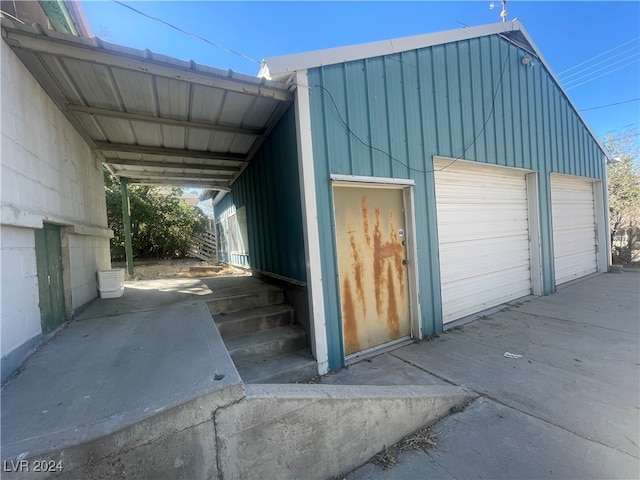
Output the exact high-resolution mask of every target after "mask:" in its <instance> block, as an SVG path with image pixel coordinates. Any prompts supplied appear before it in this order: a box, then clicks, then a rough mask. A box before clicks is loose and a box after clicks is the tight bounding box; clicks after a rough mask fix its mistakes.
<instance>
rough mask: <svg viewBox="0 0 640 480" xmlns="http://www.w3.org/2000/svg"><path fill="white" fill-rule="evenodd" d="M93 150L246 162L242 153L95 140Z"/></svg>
mask: <svg viewBox="0 0 640 480" xmlns="http://www.w3.org/2000/svg"><path fill="white" fill-rule="evenodd" d="M95 144H96V146H95V150H99V151H101V152H122V153H141V154H145V155H159V156H163V157H185V158H203V159H207V160H221V161H230V162H238V163H247V159H246V157H245V156H244V155H240V154H237V153H220V152H209V151H205V150H183V149H180V148H165V147H149V146H144V145H130V144H127V143H109V142H95Z"/></svg>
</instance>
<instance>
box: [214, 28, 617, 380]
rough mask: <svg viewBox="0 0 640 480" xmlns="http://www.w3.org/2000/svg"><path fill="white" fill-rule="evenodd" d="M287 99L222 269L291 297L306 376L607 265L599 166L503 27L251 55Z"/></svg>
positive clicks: (246, 189)
mask: <svg viewBox="0 0 640 480" xmlns="http://www.w3.org/2000/svg"><path fill="white" fill-rule="evenodd" d="M261 76H263V77H266V78H268V79H272V80H277V81H280V82H285V83H288V84H290V85H292V86H293V87H294V88H295V99H294V101H293V103H292V104H291V106H290V107H289V108H288V110H287V111H286V113H285V114H284V115H283V116H282V118H281V120H280V122H279V123H278V125H277V126H276V127H275V128H274V129H273V130H272V131H271V132H270V134H269V136H268V138H267V139H266V140H265V142H264V143H263V144H262V146H261V148H260V150H259V151H258V152H257V153H256V155H255V156H254V157H253V159H252V161H251V163H250V164H249V166H248V167H247V168H246V169H245V170H244V171H243V173H242V174H241V175H240V176H239V178H238V179H237V180H236V181H235V183H234V184H233V185H232V187H231V191H230V192H228V193H226V194H222V193H220V194H218V195H217V196H216V197H215V199H214V204H215V219H216V224H217V227H218V231H219V237H220V239H221V240H220V242H219V243H220V245H221V246H220V252H219V257H220V259H221V260H224V261H227V262H230V263H233V264H237V265H242V266H246V267H251V268H252V269H253V270H254V271H256V272H258V273H261V274H263V275H265V276H268V277H271V278H275V279H277V281H278V282H280V283H281V284H283V285H291V288H295V289H298V290H299V289H301V288H302V289H305V291H306V297H305V300H304V302H302V303H303V305H301V306H300V307H299V309H300V310H302V313H301V315H300V316H301V317H304V318H305V319H306V321H303V323H306V328H307V330H308V333H309V334H310V339H311V347H312V350H313V353H314V356H315V358H316V359H317V361H318V365H319V371H320V373H324V372H326V371H327V369H330V370H333V369H337V368H341V367H342V366H344V365H345V362H346V361H348V360H349V359H350V358H352V357H355V356H358V355H362V354H363V353H367V352H370V351H375V350H376V349H379V348H382V347H384V346H386V345H392V344H394V343H397V342H403V341H406V340H407V339H410V338H422V337H425V336H429V335H434V334H438V333H440V332H442V331H443V329H446V328H448V327H449V326H451V325H455V324H456V322H460V321H464V319H465V318H468V317H469V315H473V314H476V313H477V312H480V311H483V310H486V309H488V308H491V307H495V306H497V305H501V304H503V303H506V302H509V301H513V300H516V299H518V298H521V297H524V296H527V295H546V294H550V293H552V292H554V291H555V290H556V288H557V286H558V285H560V284H562V283H566V282H569V281H572V280H574V279H576V278H580V277H583V276H585V275H589V274H592V273H595V272H604V271H607V270H608V268H609V263H610V261H609V256H608V252H609V248H608V245H607V242H608V234H607V225H608V222H607V208H606V176H605V175H606V170H605V169H606V161H607V157H606V153H605V151H604V150H603V147H602V146H601V144H600V143H599V142H598V140H597V138H596V137H595V136H594V134H593V132H592V131H591V130H590V129H589V127H588V125H587V124H586V122H585V121H584V119H583V118H582V117H581V115H580V113H579V112H578V110H577V109H576V108H575V106H574V105H573V104H572V102H571V100H570V98H569V97H568V95H567V94H566V92H565V91H564V90H563V88H562V87H561V85H560V84H559V82H558V80H557V79H556V77H555V76H554V74H553V73H552V72H551V70H550V69H549V67H548V65H547V63H546V62H545V60H544V58H543V57H542V55H541V54H540V52H539V51H538V49H537V48H536V46H535V44H534V43H533V41H532V40H531V38H530V37H529V35H528V34H527V33H526V31H525V30H524V29H523V27H522V26H521V24H520V23H519V22H518V21H514V22H507V23H499V24H493V25H486V26H479V27H470V28H464V29H460V30H454V31H448V32H442V33H435V34H427V35H421V36H417V37H410V38H403V39H397V40H390V41H384V42H376V43H372V44H366V45H357V46H349V47H343V48H336V49H331V50H325V51H318V52H311V53H303V54H295V55H290V56H284V57H278V58H271V59H267V60H265V62H264V63H263V67H262V70H261Z"/></svg>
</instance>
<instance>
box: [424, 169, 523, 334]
mask: <svg viewBox="0 0 640 480" xmlns="http://www.w3.org/2000/svg"><path fill="white" fill-rule="evenodd" d="M447 163H448V162H446V161H445V162H443V164H442V165H440V164H439V163H436V169H437V168H439V167H440V166H444V165H446V164H447ZM449 163H450V162H449ZM435 178H436V201H437V212H438V241H439V249H440V250H439V253H440V271H441V284H442V304H443V307H442V309H443V321H444V322H445V323H447V322H449V321H453V320H455V319H457V318H461V317H463V316H466V315H470V314H472V313H475V312H478V311H480V310H484V309H486V308H490V307H492V306H495V305H499V304H501V303H504V302H506V301H509V300H513V299H514V298H518V297H522V296H525V295H528V294H529V293H530V292H531V272H530V253H529V232H528V226H529V224H528V222H529V221H528V211H527V207H528V202H527V189H526V179H525V173H524V172H522V171H518V170H513V169H507V168H492V167H489V166H486V165H477V164H472V163H469V162H457V163H456V164H455V165H452V166H450V167H448V168H447V169H446V170H444V171H440V172H438V171H436V174H435Z"/></svg>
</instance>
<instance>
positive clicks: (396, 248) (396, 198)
mask: <svg viewBox="0 0 640 480" xmlns="http://www.w3.org/2000/svg"><path fill="white" fill-rule="evenodd" d="M333 195H334V204H335V221H336V241H337V242H336V243H337V249H338V272H339V281H340V297H341V307H342V331H343V335H344V347H345V354H346V355H350V354H352V353H356V352H360V351H362V350H366V349H367V348H371V347H375V346H377V345H382V344H384V343H387V342H390V341H392V340H395V339H398V338H402V337H406V336H409V335H410V334H411V317H410V312H409V292H408V275H407V267H406V265H405V264H406V258H407V257H406V245H405V240H406V234H405V215H404V201H403V190H402V189H401V188H386V187H381V186H375V187H374V186H372V187H368V186H345V185H334V187H333Z"/></svg>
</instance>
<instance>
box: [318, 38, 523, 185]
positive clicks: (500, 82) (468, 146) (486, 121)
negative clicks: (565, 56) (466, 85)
mask: <svg viewBox="0 0 640 480" xmlns="http://www.w3.org/2000/svg"><path fill="white" fill-rule="evenodd" d="M510 55H511V49H510V48H507V56H506V58H505V60H504V63H503V64H502V69H501V71H500V78H499V79H498V83H497V85H496V88H495V90H494V92H493V96H492V98H491V109H490V110H489V113H488V114H487V117H486V118H485V120H484V123H483V124H482V127H481V128H480V130H479V131H478V133H477V134H476V135H475V136H474V137H473V139H472V140H471V141H470V142H469V143H468V144H467V145H466V146H465V147H464V148H463V149H462V153H461V154H460V155H459V156H458V157H456V158H455V159H453V160H452V161H451V162H450V163H449V164H447V165H445V166H444V167H442V168H437V169H434V170H421V169H418V168H413V167H411V166H409V165H407V164H406V163H404V162H403V161H402V160H399V159H397V158H395V157H394V156H393V155H391V154H390V153H389V152H386V151H384V150H382V149H380V148H378V147H375V146H373V145H371V144H370V143H367V142H366V141H364V140H363V139H362V138H361V137H360V136H359V135H358V134H357V133H355V132H354V131H353V130H352V129H351V127H350V126H349V124H348V123H347V121H346V120H345V119H344V117H343V116H342V114H341V113H340V109H339V108H338V105H337V104H336V101H335V99H334V98H333V95H332V94H331V92H330V91H329V90H328V89H326V88H325V87H323V86H322V85H318V84H316V85H314V86H313V87H314V88H319V89H320V90H322V91H323V92H324V93H326V94H327V95H328V96H329V99H330V100H331V104H332V105H333V108H334V110H335V112H336V114H337V115H338V119H339V120H340V122H341V123H342V124H343V125H344V127H345V129H346V130H347V132H348V133H349V134H350V135H352V136H353V137H354V138H355V139H356V140H358V141H359V142H360V143H361V144H362V145H364V146H365V147H367V148H369V149H370V150H373V151H376V152H379V153H382V154H383V155H385V156H386V157H388V158H389V159H390V160H393V161H394V162H397V163H399V164H400V165H402V166H403V167H405V168H407V169H408V170H410V171H412V172H416V173H432V172H441V171H442V170H445V169H447V168H449V167H450V166H451V165H453V164H454V163H456V162H457V161H458V160H462V159H463V158H464V155H465V153H467V150H469V148H471V147H472V146H473V145H474V144H475V143H476V141H477V140H478V138H480V135H482V132H484V130H485V128H486V127H487V124H488V123H489V120H490V119H491V117H492V116H493V113H494V112H495V108H496V97H497V96H498V92H499V91H500V87H501V86H502V79H503V77H504V72H505V71H506V67H507V64H508V63H509V58H510Z"/></svg>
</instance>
